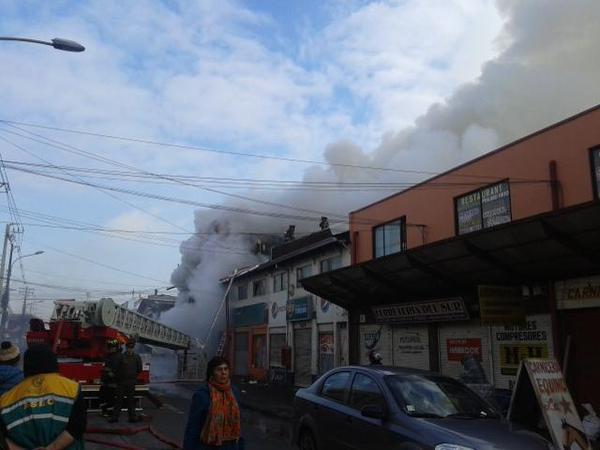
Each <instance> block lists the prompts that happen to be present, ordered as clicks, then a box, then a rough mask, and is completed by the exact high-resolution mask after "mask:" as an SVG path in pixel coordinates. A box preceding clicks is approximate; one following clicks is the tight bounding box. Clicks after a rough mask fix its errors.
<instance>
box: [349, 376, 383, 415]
mask: <svg viewBox="0 0 600 450" xmlns="http://www.w3.org/2000/svg"><path fill="white" fill-rule="evenodd" d="M367 405H379V406H384V405H385V400H384V399H383V394H382V393H381V389H379V386H377V383H376V382H375V381H374V380H373V379H372V378H371V377H368V376H366V375H363V374H360V373H357V374H356V377H354V381H353V382H352V389H351V390H350V406H352V407H353V408H355V409H358V410H359V411H360V410H361V409H363V408H364V407H365V406H367Z"/></svg>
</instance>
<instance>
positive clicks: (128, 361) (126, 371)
mask: <svg viewBox="0 0 600 450" xmlns="http://www.w3.org/2000/svg"><path fill="white" fill-rule="evenodd" d="M125 347H126V349H125V352H124V353H121V354H120V355H119V358H118V359H117V362H116V367H115V375H116V381H117V395H116V398H115V406H114V408H113V414H112V417H111V418H110V419H109V422H111V423H114V422H118V421H119V414H120V413H121V407H122V406H123V402H125V404H126V405H127V413H128V414H129V421H130V422H137V420H138V417H137V414H136V412H135V384H136V380H137V377H138V375H139V374H140V373H141V372H142V358H140V355H138V354H137V353H135V352H134V351H133V348H134V347H135V339H133V338H130V339H129V340H128V341H127V343H126V344H125Z"/></svg>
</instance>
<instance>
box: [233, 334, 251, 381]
mask: <svg viewBox="0 0 600 450" xmlns="http://www.w3.org/2000/svg"><path fill="white" fill-rule="evenodd" d="M234 344H235V346H234V360H235V362H234V366H233V367H234V368H235V374H236V375H240V376H246V375H248V333H247V332H246V333H235V343H234Z"/></svg>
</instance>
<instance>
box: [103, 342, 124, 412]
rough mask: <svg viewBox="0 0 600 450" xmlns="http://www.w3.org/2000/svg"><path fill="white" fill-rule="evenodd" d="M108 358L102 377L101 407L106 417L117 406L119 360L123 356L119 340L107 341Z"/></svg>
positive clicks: (105, 361) (105, 360)
mask: <svg viewBox="0 0 600 450" xmlns="http://www.w3.org/2000/svg"><path fill="white" fill-rule="evenodd" d="M107 352H108V354H107V355H106V358H105V359H104V368H103V369H102V377H101V378H100V392H99V397H100V409H101V410H102V415H103V416H104V417H109V416H111V415H112V410H113V408H114V406H115V397H116V395H117V376H116V369H117V362H118V361H119V358H120V357H121V345H120V343H119V341H117V340H116V339H113V340H111V341H108V342H107Z"/></svg>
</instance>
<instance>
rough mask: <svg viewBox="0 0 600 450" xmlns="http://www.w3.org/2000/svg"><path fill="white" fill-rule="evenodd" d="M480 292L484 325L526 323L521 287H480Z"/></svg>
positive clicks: (480, 311) (480, 306) (482, 322)
mask: <svg viewBox="0 0 600 450" xmlns="http://www.w3.org/2000/svg"><path fill="white" fill-rule="evenodd" d="M478 292H479V314H480V317H481V324H482V325H504V324H517V323H524V322H525V304H524V302H523V291H522V288H521V287H518V286H517V287H513V286H479V287H478Z"/></svg>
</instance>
